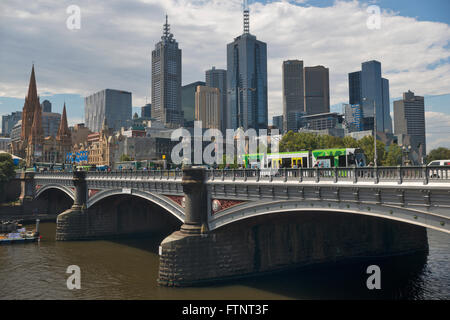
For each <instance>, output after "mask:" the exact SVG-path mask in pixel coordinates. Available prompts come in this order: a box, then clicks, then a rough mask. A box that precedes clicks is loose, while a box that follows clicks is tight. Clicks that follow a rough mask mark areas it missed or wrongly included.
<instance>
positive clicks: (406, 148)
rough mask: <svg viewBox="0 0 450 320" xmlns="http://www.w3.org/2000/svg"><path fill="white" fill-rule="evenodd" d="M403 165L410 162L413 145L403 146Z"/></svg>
mask: <svg viewBox="0 0 450 320" xmlns="http://www.w3.org/2000/svg"><path fill="white" fill-rule="evenodd" d="M402 149H403V156H404V157H403V165H407V163H408V164H409V162H410V160H409V153H410V152H411V146H403V148H402ZM405 156H406V157H405Z"/></svg>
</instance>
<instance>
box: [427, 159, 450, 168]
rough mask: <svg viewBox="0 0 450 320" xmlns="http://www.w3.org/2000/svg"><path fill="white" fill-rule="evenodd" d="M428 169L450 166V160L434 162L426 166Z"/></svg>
mask: <svg viewBox="0 0 450 320" xmlns="http://www.w3.org/2000/svg"><path fill="white" fill-rule="evenodd" d="M428 166H429V167H444V166H450V160H434V161H432V162H430V163H429V164H428Z"/></svg>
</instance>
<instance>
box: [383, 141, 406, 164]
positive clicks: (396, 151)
mask: <svg viewBox="0 0 450 320" xmlns="http://www.w3.org/2000/svg"><path fill="white" fill-rule="evenodd" d="M382 163H383V166H387V167H394V166H398V165H401V164H402V148H400V147H399V146H398V145H396V144H395V143H393V144H391V145H390V146H389V149H388V151H387V153H386V158H385V159H384V160H383V162H382Z"/></svg>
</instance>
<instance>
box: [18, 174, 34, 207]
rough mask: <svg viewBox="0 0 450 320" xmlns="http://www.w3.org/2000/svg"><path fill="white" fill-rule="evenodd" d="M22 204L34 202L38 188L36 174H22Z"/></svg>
mask: <svg viewBox="0 0 450 320" xmlns="http://www.w3.org/2000/svg"><path fill="white" fill-rule="evenodd" d="M20 187H21V190H20V197H19V199H20V202H21V203H22V204H23V203H24V202H26V201H33V199H34V196H35V193H36V186H35V184H34V172H22V173H21V174H20Z"/></svg>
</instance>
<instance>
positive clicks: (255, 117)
mask: <svg viewBox="0 0 450 320" xmlns="http://www.w3.org/2000/svg"><path fill="white" fill-rule="evenodd" d="M246 3H247V1H245V5H244V33H243V34H242V35H240V36H239V37H237V38H235V39H234V41H233V42H232V43H230V44H228V45H227V95H228V97H227V104H228V107H227V109H228V110H227V112H228V113H230V114H231V128H232V129H237V128H239V127H242V128H243V129H244V130H247V129H249V128H253V129H265V128H267V117H268V115H267V108H268V107H267V45H266V44H265V43H264V42H262V41H259V40H257V39H256V37H255V36H254V35H251V34H250V25H249V8H248V6H247V5H246Z"/></svg>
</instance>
